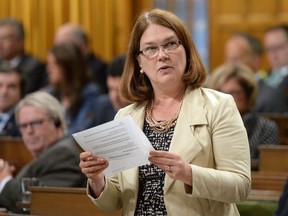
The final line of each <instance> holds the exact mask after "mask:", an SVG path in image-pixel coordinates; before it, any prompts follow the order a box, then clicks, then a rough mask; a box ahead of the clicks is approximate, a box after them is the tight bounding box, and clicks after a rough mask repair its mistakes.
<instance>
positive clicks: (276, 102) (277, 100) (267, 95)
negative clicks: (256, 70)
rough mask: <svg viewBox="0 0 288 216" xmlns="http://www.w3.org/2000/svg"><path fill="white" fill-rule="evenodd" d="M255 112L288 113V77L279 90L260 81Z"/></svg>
mask: <svg viewBox="0 0 288 216" xmlns="http://www.w3.org/2000/svg"><path fill="white" fill-rule="evenodd" d="M255 111H256V112H261V113H287V112H288V76H286V77H285V78H284V79H283V81H282V82H281V83H280V84H279V86H278V87H277V88H272V87H270V86H268V85H267V84H266V83H265V81H264V80H260V81H259V90H258V95H257V99H256V104H255Z"/></svg>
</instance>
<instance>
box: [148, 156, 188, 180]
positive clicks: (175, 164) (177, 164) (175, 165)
mask: <svg viewBox="0 0 288 216" xmlns="http://www.w3.org/2000/svg"><path fill="white" fill-rule="evenodd" d="M148 159H149V161H150V162H151V163H153V164H154V165H156V166H157V167H159V168H160V169H162V170H163V171H164V172H165V173H166V174H167V175H169V176H170V177H171V178H172V179H175V180H180V181H183V182H184V183H185V184H188V185H192V169H191V166H190V164H188V163H187V162H185V161H183V160H182V158H181V156H180V155H178V154H175V153H171V152H167V151H150V157H149V158H148Z"/></svg>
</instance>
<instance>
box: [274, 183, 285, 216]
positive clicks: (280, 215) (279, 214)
mask: <svg viewBox="0 0 288 216" xmlns="http://www.w3.org/2000/svg"><path fill="white" fill-rule="evenodd" d="M287 215H288V179H287V181H286V184H285V187H284V190H283V192H282V195H281V197H280V199H279V203H278V208H277V210H276V212H275V216H287Z"/></svg>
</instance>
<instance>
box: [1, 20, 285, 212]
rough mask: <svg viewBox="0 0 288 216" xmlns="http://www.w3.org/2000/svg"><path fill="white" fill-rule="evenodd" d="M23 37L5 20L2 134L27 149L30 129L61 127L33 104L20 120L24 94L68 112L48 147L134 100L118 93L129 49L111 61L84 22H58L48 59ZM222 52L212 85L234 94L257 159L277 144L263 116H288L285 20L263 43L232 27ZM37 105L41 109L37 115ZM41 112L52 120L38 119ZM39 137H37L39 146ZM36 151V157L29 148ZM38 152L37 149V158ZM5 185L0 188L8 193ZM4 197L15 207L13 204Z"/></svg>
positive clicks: (106, 118) (276, 133)
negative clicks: (94, 46) (261, 148)
mask: <svg viewBox="0 0 288 216" xmlns="http://www.w3.org/2000/svg"><path fill="white" fill-rule="evenodd" d="M24 42H25V29H24V27H23V24H22V23H21V22H20V21H19V20H17V19H13V18H3V19H2V20H0V137H1V136H12V137H20V136H21V135H22V139H23V140H24V143H25V145H27V148H28V149H29V148H30V147H29V144H27V143H29V142H28V141H27V140H29V139H27V140H26V141H25V136H24V133H23V131H24V128H25V133H26V132H27V133H28V131H32V132H31V134H33V130H35V131H36V130H37V129H39V128H41V127H42V126H43V128H42V129H43V130H44V131H45V130H46V126H47V127H48V126H49V125H50V123H51V125H50V126H53V124H54V126H55V128H54V129H55V130H59V128H57V125H58V124H57V125H56V123H55V119H53V118H52V116H53V115H52V116H51V115H50V114H49V113H47V111H45V110H42V108H41V107H40V108H39V107H38V106H37V105H35V107H34V104H33V105H31V107H30V105H29V106H28V107H29V108H30V110H29V112H27V117H29V114H31V113H30V112H32V114H33V115H32V116H31V119H27V122H26V120H25V118H24V117H23V121H22V119H21V116H25V115H26V113H25V115H24V114H23V115H19V113H22V112H20V111H22V109H23V110H26V109H25V106H24V108H23V107H22V108H19V110H18V119H17V116H16V117H15V108H16V107H17V105H19V101H20V100H21V99H23V98H24V99H25V96H29V97H32V96H31V95H30V94H31V93H35V94H39V95H41V94H42V93H43V94H44V95H46V94H47V95H49V96H50V97H52V98H54V99H56V100H57V101H58V102H59V104H60V106H61V110H62V112H63V118H64V119H63V121H64V122H65V123H62V119H61V128H62V127H63V128H64V125H65V128H66V126H67V129H65V130H64V129H63V130H62V129H61V136H60V137H57V138H55V140H53V141H52V142H49V144H47V146H46V147H47V148H48V147H49V146H50V143H55V142H56V141H57V142H58V139H60V138H61V139H62V138H63V137H65V136H66V135H67V136H68V137H70V138H71V134H73V133H75V132H79V131H81V130H85V129H88V128H90V127H93V126H97V125H100V124H102V123H105V122H108V121H110V120H113V118H114V116H115V114H116V112H117V111H118V110H119V109H121V108H123V107H125V106H126V105H128V104H129V101H125V100H124V99H123V98H122V97H121V95H120V93H119V92H120V91H119V86H120V82H123V80H121V75H122V72H123V70H124V66H125V60H126V56H125V54H122V55H119V56H115V58H114V59H113V60H112V61H111V62H109V63H106V62H105V61H103V60H102V59H101V58H99V57H98V56H97V55H95V54H94V53H93V52H92V50H91V49H89V36H88V35H87V33H86V32H85V31H84V29H83V27H82V26H80V25H78V24H73V23H65V24H63V25H62V26H60V27H59V28H58V30H57V32H56V33H55V36H54V43H53V45H51V47H50V48H49V49H48V50H47V59H46V61H45V62H42V61H41V60H39V59H37V58H36V57H34V56H33V55H32V54H30V53H27V52H26V51H25V49H24ZM264 53H266V55H267V59H268V63H269V66H270V68H266V69H265V70H263V68H261V64H262V60H263V56H264ZM224 55H225V62H223V64H221V65H219V67H218V68H216V69H215V70H213V71H211V73H210V78H209V80H207V87H210V88H213V89H216V90H218V91H222V92H224V93H228V94H231V95H232V96H233V97H234V100H235V102H236V105H237V108H238V111H239V112H240V114H241V116H242V119H243V122H244V125H245V127H246V129H247V134H248V138H249V144H250V152H251V159H258V158H259V152H258V149H257V146H258V145H260V144H267V145H268V144H279V130H278V128H277V125H276V124H275V122H273V121H271V120H269V119H267V118H265V117H263V116H262V115H261V114H264V113H272V114H275V113H276V114H283V115H285V114H287V113H288V58H287V56H288V25H275V26H271V27H270V28H268V29H267V30H266V31H265V33H264V39H263V42H261V41H260V40H259V39H258V38H257V37H255V36H254V35H252V34H250V33H249V32H235V33H234V34H232V35H231V37H230V38H228V40H227V43H226V44H225V53H224ZM124 82H125V81H124ZM39 92H41V93H39ZM32 95H33V94H32ZM42 96H43V95H42ZM33 97H34V96H33ZM33 97H32V98H33ZM35 97H36V96H35ZM43 97H44V98H45V97H46V96H43ZM47 100H49V101H50V99H47ZM51 100H52V99H51ZM52 104H54V102H53V103H52ZM38 108H39V110H37V109H38ZM33 109H36V110H35V112H34V110H33ZM38 111H39V113H40V114H41V115H43V116H44V115H47V116H48V117H47V118H45V120H43V121H38V120H39V119H38V120H37V119H36V117H37V113H38ZM23 112H24V111H23ZM16 114H17V113H16ZM61 118H62V117H61ZM35 119H36V120H37V121H36V120H35ZM41 119H42V118H41ZM46 119H49V121H48V120H47V121H46ZM53 121H54V123H53ZM48 123H49V124H48ZM52 123H53V124H52ZM66 123H67V124H66ZM46 124H47V125H46ZM24 126H25V127H24ZM42 129H41V130H42ZM50 129H51V128H50ZM35 131H34V132H35ZM47 131H49V130H48V129H47ZM35 133H36V132H35ZM39 133H40V134H41V133H42V132H39ZM51 134H52V133H51ZM29 136H31V137H34V136H33V135H29ZM41 136H42V135H41ZM41 136H40V135H39V136H36V135H35V137H34V138H35V140H36V141H35V143H37V142H38V141H39V140H40V137H41ZM43 136H44V135H43ZM26 137H27V136H26ZM37 139H39V140H37ZM47 139H48V137H47ZM69 143H73V141H72V140H70V141H69ZM31 145H32V144H31ZM43 145H44V144H43ZM45 145H46V144H45ZM45 145H44V146H45ZM32 146H33V145H32ZM51 146H52V145H51ZM49 149H52V147H49ZM30 150H31V149H30ZM41 152H42V150H41ZM31 153H32V154H35V153H33V151H32V150H31ZM38 156H39V157H40V154H39V155H35V157H38ZM53 157H54V156H53ZM75 160H78V158H77V159H75ZM4 164H5V163H4ZM8 167H9V165H8ZM7 170H9V169H7ZM12 170H13V169H12ZM7 172H8V171H7ZM9 172H10V171H9ZM9 172H8V173H9ZM77 172H78V171H77ZM33 175H34V174H33ZM35 175H36V174H35ZM8 176H9V175H8ZM9 180H10V177H9ZM1 184H2V182H1ZM1 184H0V191H1V190H3V191H5V189H3V187H2V186H1ZM47 185H48V184H47ZM4 188H5V187H4ZM1 196H2V195H0V203H1V199H2V197H1ZM4 200H5V199H4ZM3 202H4V204H6V205H8V206H10V207H11V203H8V204H7V203H5V201H3ZM12 205H14V204H13V203H12ZM11 208H12V207H11Z"/></svg>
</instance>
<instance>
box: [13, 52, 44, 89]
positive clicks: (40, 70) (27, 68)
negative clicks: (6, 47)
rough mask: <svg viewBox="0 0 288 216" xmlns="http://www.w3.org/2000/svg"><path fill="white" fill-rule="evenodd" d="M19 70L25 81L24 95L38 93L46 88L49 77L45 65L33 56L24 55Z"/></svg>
mask: <svg viewBox="0 0 288 216" xmlns="http://www.w3.org/2000/svg"><path fill="white" fill-rule="evenodd" d="M17 68H18V69H19V70H20V72H21V73H22V75H23V77H24V80H25V88H24V94H27V93H30V92H34V91H37V90H38V89H40V88H42V87H43V86H45V84H46V82H47V75H46V71H45V65H44V64H43V63H41V62H40V61H39V60H38V59H36V58H34V57H33V56H31V55H23V56H22V57H21V61H20V63H19V65H18V66H17Z"/></svg>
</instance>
